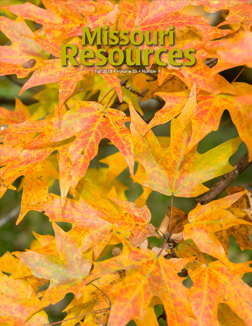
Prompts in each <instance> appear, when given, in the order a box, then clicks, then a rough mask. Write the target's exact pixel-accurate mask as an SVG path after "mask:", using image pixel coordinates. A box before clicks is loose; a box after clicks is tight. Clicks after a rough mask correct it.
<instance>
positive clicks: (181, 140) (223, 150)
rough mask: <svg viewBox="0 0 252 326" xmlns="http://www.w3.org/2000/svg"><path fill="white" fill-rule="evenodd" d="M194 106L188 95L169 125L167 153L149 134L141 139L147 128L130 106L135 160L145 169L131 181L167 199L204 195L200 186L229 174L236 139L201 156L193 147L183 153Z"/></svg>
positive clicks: (150, 133)
mask: <svg viewBox="0 0 252 326" xmlns="http://www.w3.org/2000/svg"><path fill="white" fill-rule="evenodd" d="M195 105H196V101H195V93H194V92H193V91H192V94H191V96H190V98H189V100H188V103H187V104H186V107H185V109H184V110H183V113H182V114H181V115H180V116H179V117H178V118H177V119H173V120H172V122H171V142H170V146H169V148H168V149H162V148H161V146H160V145H159V143H158V141H157V138H156V137H155V135H154V134H153V133H152V131H149V132H148V133H147V134H146V135H145V136H143V134H144V132H145V130H146V128H147V125H146V123H145V122H144V121H143V120H142V119H141V118H140V117H139V116H138V115H137V113H136V112H135V110H134V108H133V107H132V105H131V106H130V111H131V132H132V136H133V142H134V148H135V156H136V159H137V160H138V161H139V162H140V163H141V164H142V165H143V166H144V168H145V173H143V174H141V175H137V176H134V177H133V178H134V180H135V181H137V182H138V183H140V184H142V185H143V186H145V187H150V188H151V189H153V190H156V191H159V192H161V193H163V194H165V195H168V196H170V195H172V194H174V195H175V196H183V197H194V196H198V195H200V194H202V193H204V192H206V191H207V188H206V187H205V186H204V185H203V184H202V182H205V181H206V180H209V179H212V178H214V177H216V176H218V175H221V174H224V173H227V172H228V171H232V170H233V168H232V166H231V165H230V164H229V163H228V162H227V160H228V158H229V157H230V156H231V155H232V154H233V153H234V152H235V151H236V150H237V148H238V146H239V144H240V140H239V139H233V140H231V141H228V142H226V143H224V144H221V145H219V146H217V147H216V148H214V149H212V150H210V151H208V152H206V153H204V154H199V153H198V152H197V145H196V146H194V147H193V148H192V149H191V150H190V149H189V150H188V149H187V147H188V145H189V143H190V139H191V122H190V119H189V117H190V114H191V112H192V110H193V108H194V107H195Z"/></svg>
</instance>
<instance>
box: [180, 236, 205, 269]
mask: <svg viewBox="0 0 252 326" xmlns="http://www.w3.org/2000/svg"><path fill="white" fill-rule="evenodd" d="M174 242H177V243H184V244H186V245H188V246H189V247H191V248H192V249H193V250H194V251H195V252H196V253H197V254H198V255H199V256H200V258H201V259H202V261H203V262H204V263H205V264H206V265H207V266H208V263H207V262H206V260H205V258H204V257H203V256H202V254H201V252H200V251H198V250H197V249H196V248H194V247H193V246H192V245H190V244H189V243H187V242H186V241H184V240H179V241H176V240H174Z"/></svg>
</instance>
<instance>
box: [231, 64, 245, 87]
mask: <svg viewBox="0 0 252 326" xmlns="http://www.w3.org/2000/svg"><path fill="white" fill-rule="evenodd" d="M245 68H246V66H244V67H243V68H242V70H241V71H240V72H239V74H238V75H237V76H236V77H235V79H234V80H233V81H232V83H234V82H235V81H236V80H237V78H238V77H239V76H240V75H241V74H242V73H243V71H244V70H245Z"/></svg>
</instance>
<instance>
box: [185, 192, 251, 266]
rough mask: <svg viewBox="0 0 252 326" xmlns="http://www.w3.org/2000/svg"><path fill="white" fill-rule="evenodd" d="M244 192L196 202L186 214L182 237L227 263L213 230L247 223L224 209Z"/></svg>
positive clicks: (216, 230)
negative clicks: (206, 201)
mask: <svg viewBox="0 0 252 326" xmlns="http://www.w3.org/2000/svg"><path fill="white" fill-rule="evenodd" d="M244 193H246V191H243V192H240V193H236V194H234V195H230V196H227V197H224V198H222V199H219V200H216V201H212V202H211V203H208V204H206V205H203V206H202V205H201V204H198V205H197V206H196V208H195V209H194V210H192V211H191V212H190V213H189V215H188V220H189V224H186V225H185V227H184V239H192V240H193V241H194V242H195V243H196V245H197V246H198V247H199V249H200V250H201V251H202V252H205V253H207V254H209V255H211V256H213V257H216V258H218V259H219V260H221V261H223V262H224V263H225V264H227V265H229V261H228V259H227V256H226V254H225V251H224V248H223V247H222V245H221V243H220V242H219V240H218V238H217V236H216V235H215V232H218V231H220V230H224V229H228V228H230V227H231V226H234V225H239V224H248V222H247V221H244V220H242V219H238V218H237V217H236V216H234V215H233V214H232V213H231V212H229V211H228V210H226V209H227V208H229V207H230V206H231V205H232V204H233V203H234V202H236V201H237V200H238V199H239V198H240V197H242V196H243V195H244Z"/></svg>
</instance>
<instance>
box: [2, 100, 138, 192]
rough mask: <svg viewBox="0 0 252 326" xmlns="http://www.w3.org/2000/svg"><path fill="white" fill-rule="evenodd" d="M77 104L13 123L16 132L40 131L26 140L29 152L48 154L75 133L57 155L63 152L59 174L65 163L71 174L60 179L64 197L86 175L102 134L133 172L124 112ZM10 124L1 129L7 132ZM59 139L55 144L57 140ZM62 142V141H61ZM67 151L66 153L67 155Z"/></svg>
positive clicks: (129, 137) (131, 152)
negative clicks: (60, 112) (56, 113)
mask: <svg viewBox="0 0 252 326" xmlns="http://www.w3.org/2000/svg"><path fill="white" fill-rule="evenodd" d="M75 103H76V105H75V106H74V108H72V109H71V110H70V111H67V112H66V113H65V114H64V115H63V116H61V117H57V116H56V117H53V118H51V119H47V120H42V121H26V122H24V123H22V124H19V125H18V126H16V127H15V132H18V133H19V132H20V133H24V132H25V133H27V132H42V133H41V134H40V135H39V136H38V137H36V138H35V139H34V140H33V141H31V142H28V143H27V144H26V146H25V147H26V148H27V149H29V150H30V153H31V152H34V150H38V149H43V148H45V150H47V152H48V153H47V154H48V155H49V154H50V153H52V152H53V151H54V150H57V147H58V146H57V145H58V144H59V145H60V146H61V145H62V143H58V142H60V141H64V140H65V139H70V138H71V137H74V136H75V139H73V140H70V144H69V145H68V147H69V148H68V149H67V148H65V147H63V148H62V147H60V146H59V150H60V155H62V156H63V158H62V160H63V161H61V162H60V164H62V166H61V167H60V170H61V176H62V174H63V173H64V169H65V175H66V173H67V172H68V171H69V168H68V169H66V166H67V164H68V165H69V164H70V161H71V163H72V166H71V169H70V172H69V174H70V176H69V177H67V176H68V174H67V175H66V177H64V178H63V179H62V177H61V180H60V182H61V189H62V192H63V198H64V197H65V195H66V194H67V191H68V189H69V187H70V186H72V187H75V186H76V185H77V183H78V181H79V180H80V179H81V178H82V177H83V176H84V175H85V173H86V171H87V168H88V165H89V162H90V161H91V160H92V159H93V158H94V156H95V155H96V154H97V151H98V145H99V142H100V140H101V139H102V138H108V139H110V140H111V141H112V142H113V143H114V144H115V145H116V146H117V147H118V149H119V150H120V152H121V153H122V154H123V155H124V157H125V159H126V161H127V162H128V164H129V168H130V171H131V173H133V165H134V158H133V148H132V140H131V134H130V131H129V129H127V128H126V127H125V125H124V123H125V122H126V121H127V119H126V118H125V114H124V113H123V112H120V111H117V110H114V109H106V108H104V107H103V106H102V105H100V104H98V103H95V102H81V101H75ZM11 131H12V129H11V128H9V129H8V130H4V132H5V133H10V132H11ZM57 143H58V144H57ZM63 145H64V144H63ZM66 155H68V157H66Z"/></svg>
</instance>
